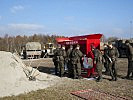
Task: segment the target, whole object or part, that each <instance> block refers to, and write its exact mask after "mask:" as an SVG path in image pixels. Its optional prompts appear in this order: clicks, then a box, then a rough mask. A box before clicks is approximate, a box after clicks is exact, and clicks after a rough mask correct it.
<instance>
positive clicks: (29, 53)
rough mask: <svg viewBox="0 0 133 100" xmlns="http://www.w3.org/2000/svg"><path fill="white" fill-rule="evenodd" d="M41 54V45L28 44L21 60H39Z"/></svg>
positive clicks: (37, 43) (36, 43)
mask: <svg viewBox="0 0 133 100" xmlns="http://www.w3.org/2000/svg"><path fill="white" fill-rule="evenodd" d="M41 54H42V50H41V44H40V43H39V42H28V43H26V45H25V48H24V50H23V58H24V59H28V58H40V57H41Z"/></svg>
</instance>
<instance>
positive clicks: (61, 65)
mask: <svg viewBox="0 0 133 100" xmlns="http://www.w3.org/2000/svg"><path fill="white" fill-rule="evenodd" d="M65 59H66V51H65V46H64V45H63V46H62V48H61V49H60V50H59V75H60V77H63V76H64V69H65V67H64V65H65Z"/></svg>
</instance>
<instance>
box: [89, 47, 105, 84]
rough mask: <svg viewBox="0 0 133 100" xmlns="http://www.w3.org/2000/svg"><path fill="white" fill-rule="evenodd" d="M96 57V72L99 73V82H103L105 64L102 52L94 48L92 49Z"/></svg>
mask: <svg viewBox="0 0 133 100" xmlns="http://www.w3.org/2000/svg"><path fill="white" fill-rule="evenodd" d="M91 50H92V52H93V55H94V64H96V72H97V73H98V75H99V76H98V78H97V80H96V81H97V82H101V81H102V67H103V63H104V59H103V55H102V53H101V51H100V50H98V49H96V48H95V47H94V46H92V47H91Z"/></svg>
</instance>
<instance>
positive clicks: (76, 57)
mask: <svg viewBox="0 0 133 100" xmlns="http://www.w3.org/2000/svg"><path fill="white" fill-rule="evenodd" d="M82 56H83V53H82V52H81V51H80V50H79V49H77V48H75V49H74V50H73V51H72V58H71V63H72V70H73V78H74V79H76V78H78V79H80V78H81V63H80V60H81V57H82Z"/></svg>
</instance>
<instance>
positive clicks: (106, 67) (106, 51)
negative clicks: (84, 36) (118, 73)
mask: <svg viewBox="0 0 133 100" xmlns="http://www.w3.org/2000/svg"><path fill="white" fill-rule="evenodd" d="M108 48H109V47H108V45H107V44H104V55H103V57H104V59H105V62H104V67H105V74H109V66H108V65H109V61H108V57H107V56H108Z"/></svg>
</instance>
